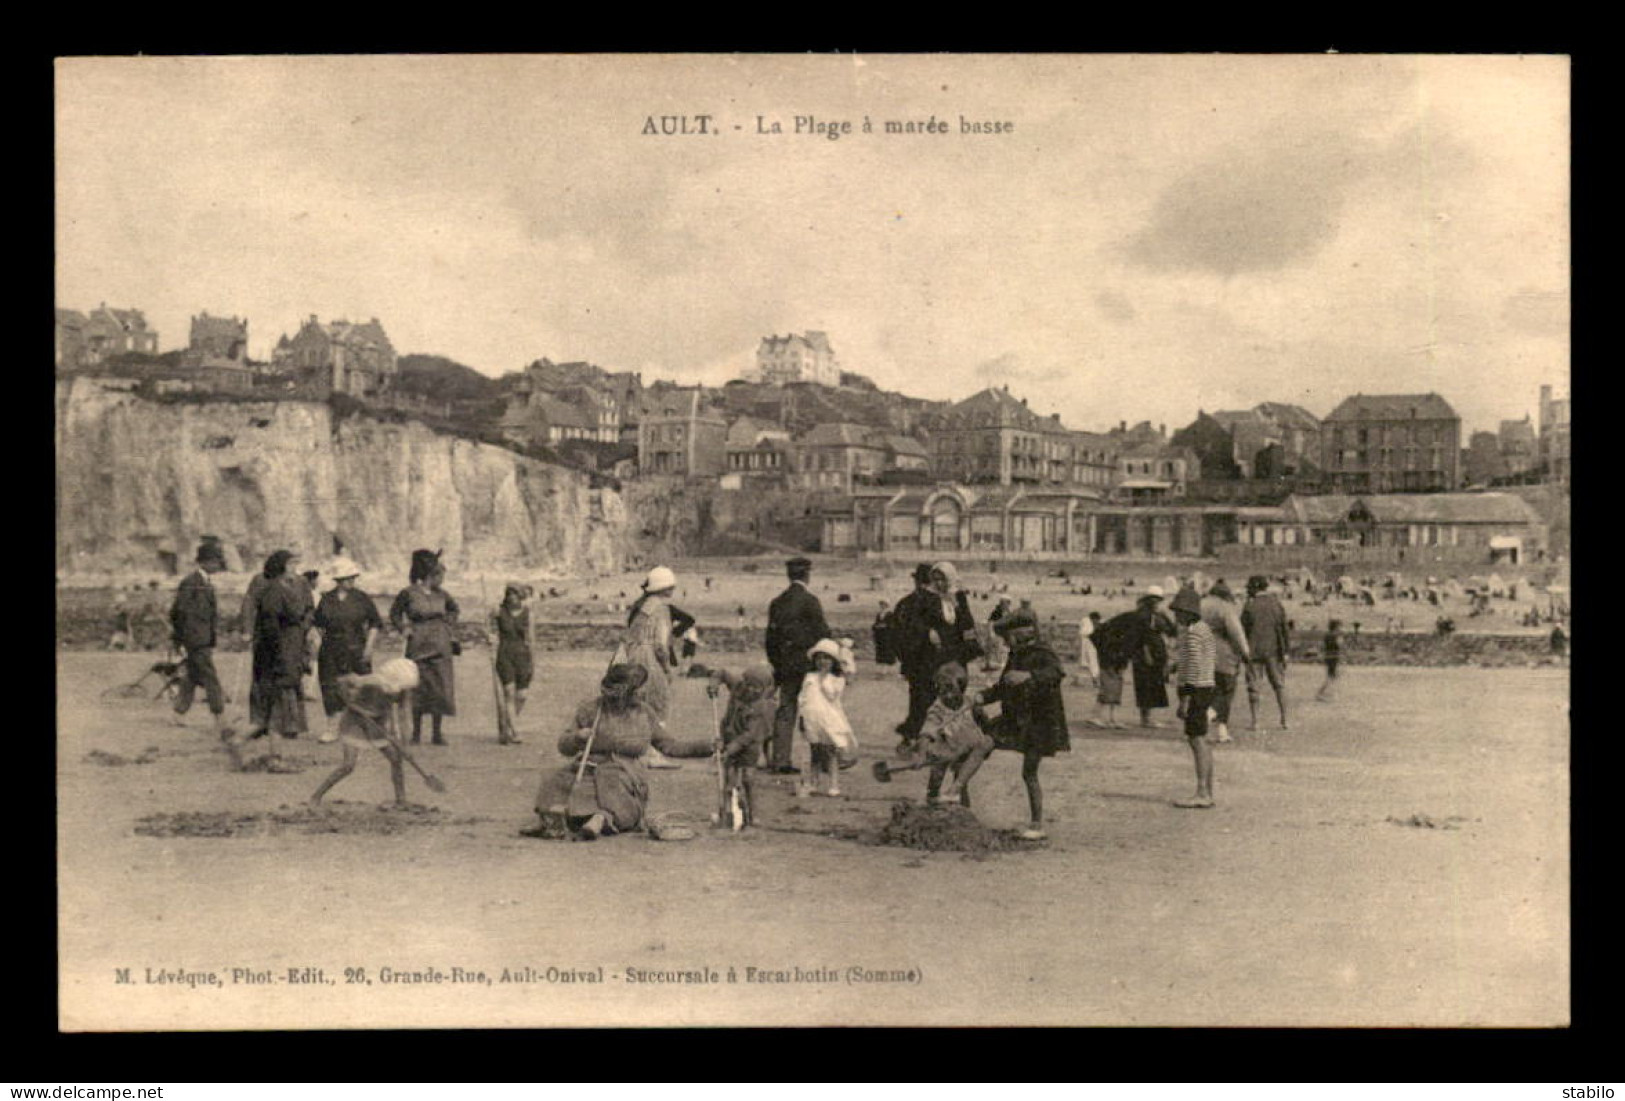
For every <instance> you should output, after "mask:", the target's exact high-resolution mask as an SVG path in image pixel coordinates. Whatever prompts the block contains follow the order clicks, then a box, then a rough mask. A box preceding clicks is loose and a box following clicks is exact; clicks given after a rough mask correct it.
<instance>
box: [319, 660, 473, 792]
mask: <svg viewBox="0 0 1625 1101" xmlns="http://www.w3.org/2000/svg"><path fill="white" fill-rule="evenodd" d="M417 685H418V667H417V663H416V662H412V661H408V660H407V659H405V658H396V659H395V660H394V661H386V662H385V663H384V664H383V666H382V667H381V668H380V669H379V670H378V672H376V673H344V674H341V675H340V676H339V678H338V691H339V695H340V696H341V697H342V698H343V700H344V713H343V714H342V716H340V718H339V742H340V743H341V745H342V746H343V749H344V759H343V760H342V761H341V762H339V767H338V768H336V769H334V770H333V772H332V773H331V774H330V775H329V776H328V777H327V779H325V780H323V781H322V783H321V786H320V787H318V788H317V789H316V791H315V794H313V795H312V796H311V797H310V802H311V805H312V806H320V805H321V801H322V797H323V796H324V795H326V794H327V793H328V791H329V790H331V789H332V787H333V785H335V784H337V783H338V782H339V781H340V780H342V779H344V778H345V777H346V776H348V775H350V773H352V772H354V771H355V765H356V761H357V760H359V759H360V757H361V751H362V750H363V749H376V750H378V751H379V752H380V753H382V754H383V755H384V759H385V760H387V761H388V762H389V780H390V783H391V784H393V785H394V787H395V805H396V806H398V807H399V806H405V805H406V776H405V774H404V773H403V772H402V771H401V764H402V762H403V761H410V760H411V759H410V758H409V757H407V756H406V751H405V750H404V749H402V748H401V744H400V724H399V722H398V721H397V720H398V719H399V712H400V708H401V707H402V706H403V705H404V702H405V700H406V696H407V693H409V692H411V691H412V689H414V688H416V687H417ZM411 764H412V767H413V768H416V769H417V770H418V772H419V773H420V774H422V775H423V778H424V780H425V781H426V782H427V783H428V784H429V787H430V789H431V790H444V785H443V784H441V783H440V782H439V781H438V780H436V779H435V778H434V777H432V776H429V775H428V774H426V773H424V772H423V770H422V768H421V767H420V766H419V765H418V764H417V762H416V761H411Z"/></svg>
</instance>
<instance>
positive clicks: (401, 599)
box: [389, 550, 458, 745]
mask: <svg viewBox="0 0 1625 1101" xmlns="http://www.w3.org/2000/svg"><path fill="white" fill-rule="evenodd" d="M408 576H409V580H410V581H411V584H410V585H408V586H407V587H406V588H404V589H402V590H401V592H400V595H399V596H397V597H396V598H395V604H394V606H393V607H391V608H390V610H389V620H390V622H391V623H393V624H394V625H395V629H396V630H397V631H400V632H402V633H403V634H405V635H406V656H407V657H409V658H411V659H412V660H413V661H415V662H417V666H418V687H417V690H416V691H415V692H413V694H412V741H413V742H414V743H417V742H421V741H422V740H423V716H424V715H428V716H430V718H431V720H432V722H433V734H432V738H433V741H434V744H435V745H445V744H446V738H445V734H444V732H443V731H442V729H441V725H440V724H441V720H442V719H443V718H444V717H445V716H447V715H455V714H457V689H456V680H455V671H454V670H453V668H452V661H451V659H452V657H453V655H454V654H456V653H457V650H458V647H457V643H456V640H455V638H454V637H453V633H452V629H453V628H454V627H455V626H456V624H457V615H458V608H457V601H456V600H454V599H452V597H451V595H450V594H449V593H447V592H445V591H444V590H442V589H441V587H440V584H441V582H442V581H443V580H444V579H445V576H446V571H445V567H443V566H441V564H440V555H439V554H438V553H436V552H434V551H428V550H415V551H413V552H412V568H411V572H410V574H409V575H408Z"/></svg>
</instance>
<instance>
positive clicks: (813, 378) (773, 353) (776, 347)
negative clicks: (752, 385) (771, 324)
mask: <svg viewBox="0 0 1625 1101" xmlns="http://www.w3.org/2000/svg"><path fill="white" fill-rule="evenodd" d="M748 377H749V379H750V380H751V381H753V382H765V383H768V384H770V385H776V386H782V385H783V384H785V383H787V382H816V383H818V384H819V385H822V386H839V385H840V384H841V365H840V362H839V361H838V360H837V359H836V358H835V349H834V348H832V347H831V346H830V343H829V334H827V333H823V332H819V331H818V330H816V329H814V330H809V331H807V332H805V333H790V334H789V335H787V336H764V337H763V338H762V343H761V344H760V345H758V346H757V349H756V365H755V369H754V370H753V371H752V372H750V373H749V375H748Z"/></svg>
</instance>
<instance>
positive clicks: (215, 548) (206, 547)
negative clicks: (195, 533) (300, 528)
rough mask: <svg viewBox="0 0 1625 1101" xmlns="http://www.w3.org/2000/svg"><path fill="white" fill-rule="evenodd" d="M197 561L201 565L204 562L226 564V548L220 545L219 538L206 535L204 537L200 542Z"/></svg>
mask: <svg viewBox="0 0 1625 1101" xmlns="http://www.w3.org/2000/svg"><path fill="white" fill-rule="evenodd" d="M197 561H198V563H199V564H200V565H201V564H202V563H204V562H214V563H216V564H218V565H221V566H224V565H225V564H226V552H225V549H224V548H223V547H221V546H220V543H219V541H218V540H216V539H213V538H211V537H210V536H207V535H206V536H204V537H203V542H202V543H199V544H198V548H197Z"/></svg>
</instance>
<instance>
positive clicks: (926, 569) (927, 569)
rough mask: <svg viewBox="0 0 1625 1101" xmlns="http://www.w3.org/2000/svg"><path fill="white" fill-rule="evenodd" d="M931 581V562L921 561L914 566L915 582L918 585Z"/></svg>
mask: <svg viewBox="0 0 1625 1101" xmlns="http://www.w3.org/2000/svg"><path fill="white" fill-rule="evenodd" d="M930 581H931V563H929V562H921V563H920V564H919V565H918V566H915V567H914V583H915V584H916V585H925V584H929V583H930Z"/></svg>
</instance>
